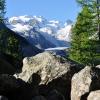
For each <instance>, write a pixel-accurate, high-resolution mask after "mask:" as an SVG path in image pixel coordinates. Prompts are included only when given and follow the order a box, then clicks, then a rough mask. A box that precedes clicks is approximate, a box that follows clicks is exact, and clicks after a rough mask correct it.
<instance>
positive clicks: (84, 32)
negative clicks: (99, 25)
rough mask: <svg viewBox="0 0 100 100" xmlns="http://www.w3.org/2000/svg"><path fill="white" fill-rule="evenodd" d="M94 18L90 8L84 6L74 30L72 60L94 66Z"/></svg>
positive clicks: (71, 50)
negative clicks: (92, 38)
mask: <svg viewBox="0 0 100 100" xmlns="http://www.w3.org/2000/svg"><path fill="white" fill-rule="evenodd" d="M94 32H95V29H94V27H93V16H92V12H91V10H90V9H89V7H88V6H84V7H83V9H82V11H81V12H80V13H79V15H78V17H77V22H76V24H75V25H74V27H73V29H72V41H71V49H70V58H71V59H73V60H75V61H77V62H79V63H82V64H84V65H92V66H93V64H94V60H95V52H96V51H95V42H94V41H93V40H91V39H90V38H91V37H92V35H93V34H94Z"/></svg>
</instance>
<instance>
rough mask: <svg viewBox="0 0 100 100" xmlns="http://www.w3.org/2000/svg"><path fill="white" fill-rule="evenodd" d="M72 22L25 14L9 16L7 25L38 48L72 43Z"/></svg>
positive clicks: (63, 45)
mask: <svg viewBox="0 0 100 100" xmlns="http://www.w3.org/2000/svg"><path fill="white" fill-rule="evenodd" d="M69 22H71V21H69ZM71 24H72V23H70V24H69V23H65V24H64V25H62V23H60V22H59V21H56V20H50V21H48V20H47V19H45V18H43V17H41V16H38V17H37V16H27V15H25V16H18V17H12V18H9V20H8V24H7V26H8V27H9V28H10V29H11V30H13V31H15V32H17V33H18V34H19V35H21V36H23V37H25V38H26V39H27V40H28V41H29V42H30V43H32V44H34V45H36V46H37V47H38V48H42V49H47V48H53V47H68V46H69V45H70V43H69V42H70V34H71Z"/></svg>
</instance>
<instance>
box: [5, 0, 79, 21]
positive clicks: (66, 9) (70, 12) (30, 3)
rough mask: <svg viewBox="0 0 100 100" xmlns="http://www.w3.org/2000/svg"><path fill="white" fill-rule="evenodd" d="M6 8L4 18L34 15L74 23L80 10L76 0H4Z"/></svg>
mask: <svg viewBox="0 0 100 100" xmlns="http://www.w3.org/2000/svg"><path fill="white" fill-rule="evenodd" d="M6 8H7V9H6V11H7V13H6V17H12V16H20V15H36V16H43V17H45V18H46V19H49V20H51V19H55V20H59V21H63V22H65V21H66V20H67V19H71V20H73V21H75V19H76V16H77V14H78V12H79V10H80V8H79V6H78V4H77V3H76V0H6Z"/></svg>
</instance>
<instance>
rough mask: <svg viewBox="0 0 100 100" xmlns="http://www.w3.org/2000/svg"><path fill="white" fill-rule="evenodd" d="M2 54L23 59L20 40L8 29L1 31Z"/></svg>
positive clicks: (0, 50) (0, 45)
mask: <svg viewBox="0 0 100 100" xmlns="http://www.w3.org/2000/svg"><path fill="white" fill-rule="evenodd" d="M0 52H3V53H5V54H9V55H11V56H13V57H14V58H17V59H21V58H22V56H21V51H20V43H19V41H18V39H17V38H16V37H15V36H14V35H13V34H12V33H10V31H8V30H6V29H2V30H0Z"/></svg>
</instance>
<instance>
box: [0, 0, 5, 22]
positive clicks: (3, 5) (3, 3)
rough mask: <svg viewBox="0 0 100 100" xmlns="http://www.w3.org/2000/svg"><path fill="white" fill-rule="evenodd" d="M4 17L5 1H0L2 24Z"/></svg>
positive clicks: (0, 20) (0, 19)
mask: <svg viewBox="0 0 100 100" xmlns="http://www.w3.org/2000/svg"><path fill="white" fill-rule="evenodd" d="M4 15H5V0H0V23H1V22H2V23H3V22H4Z"/></svg>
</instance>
